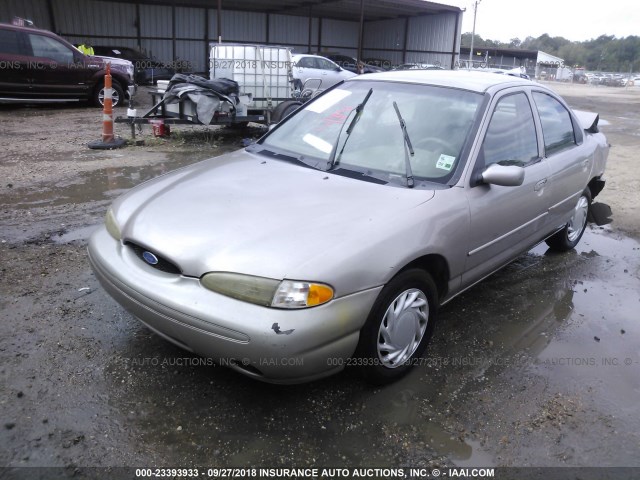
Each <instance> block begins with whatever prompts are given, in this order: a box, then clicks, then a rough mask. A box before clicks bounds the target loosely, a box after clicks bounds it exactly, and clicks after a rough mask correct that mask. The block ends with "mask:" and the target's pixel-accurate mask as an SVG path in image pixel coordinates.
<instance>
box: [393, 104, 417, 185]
mask: <svg viewBox="0 0 640 480" xmlns="http://www.w3.org/2000/svg"><path fill="white" fill-rule="evenodd" d="M393 108H395V109H396V114H397V115H398V120H399V121H400V128H401V129H402V135H403V137H404V165H405V174H406V176H407V187H409V188H413V185H414V184H413V172H412V171H411V160H410V159H409V153H411V156H412V157H413V156H414V155H415V152H414V151H413V146H411V139H410V138H409V133H408V132H407V125H406V124H405V123H404V119H403V118H402V115H400V109H399V108H398V104H397V103H396V102H393Z"/></svg>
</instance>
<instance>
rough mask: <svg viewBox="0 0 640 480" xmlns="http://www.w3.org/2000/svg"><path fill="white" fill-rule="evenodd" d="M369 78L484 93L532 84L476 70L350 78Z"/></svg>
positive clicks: (519, 79) (403, 71)
mask: <svg viewBox="0 0 640 480" xmlns="http://www.w3.org/2000/svg"><path fill="white" fill-rule="evenodd" d="M367 80H386V81H391V82H403V83H423V84H425V85H438V86H443V87H453V88H462V89H465V90H471V91H474V92H479V93H483V92H486V91H487V90H489V89H490V88H492V87H496V86H499V87H508V86H517V85H532V84H533V82H531V81H530V80H526V79H523V78H518V77H513V76H510V75H502V74H499V73H488V72H476V71H467V70H393V71H390V72H380V73H369V74H367V75H361V76H358V77H353V78H350V79H349V80H348V81H350V82H358V81H367Z"/></svg>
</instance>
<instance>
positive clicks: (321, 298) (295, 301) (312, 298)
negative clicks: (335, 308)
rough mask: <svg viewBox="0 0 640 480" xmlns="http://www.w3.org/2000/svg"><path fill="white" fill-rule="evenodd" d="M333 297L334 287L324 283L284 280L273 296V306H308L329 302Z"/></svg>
mask: <svg viewBox="0 0 640 480" xmlns="http://www.w3.org/2000/svg"><path fill="white" fill-rule="evenodd" d="M332 298H333V289H332V288H331V287H330V286H329V285H324V284H322V283H310V282H299V281H294V280H283V281H282V283H280V286H279V287H278V290H277V291H276V294H275V295H274V297H273V303H272V304H271V306H272V307H277V308H306V307H315V306H316V305H322V304H323V303H327V302H328V301H329V300H331V299H332Z"/></svg>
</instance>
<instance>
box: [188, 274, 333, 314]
mask: <svg viewBox="0 0 640 480" xmlns="http://www.w3.org/2000/svg"><path fill="white" fill-rule="evenodd" d="M200 281H201V282H202V285H204V286H205V287H206V288H208V289H209V290H213V291H214V292H217V293H220V294H222V295H226V296H228V297H232V298H236V299H238V300H242V301H245V302H250V303H255V304H256V305H262V306H265V307H274V308H288V309H295V308H307V307H315V306H316V305H322V304H323V303H326V302H328V301H329V300H331V299H332V298H333V289H332V288H331V287H330V286H329V285H325V284H323V283H314V282H302V281H297V280H296V281H294V280H282V281H280V280H275V279H273V278H265V277H255V276H252V275H242V274H239V273H229V272H212V273H207V274H206V275H204V276H203V277H202V278H201V279H200Z"/></svg>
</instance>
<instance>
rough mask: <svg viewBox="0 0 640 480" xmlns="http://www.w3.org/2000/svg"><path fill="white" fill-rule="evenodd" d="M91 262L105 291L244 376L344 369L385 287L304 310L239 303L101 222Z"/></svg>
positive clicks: (308, 376)
mask: <svg viewBox="0 0 640 480" xmlns="http://www.w3.org/2000/svg"><path fill="white" fill-rule="evenodd" d="M89 258H90V260H91V265H92V267H93V269H94V272H95V273H96V276H97V277H98V279H99V280H100V283H101V284H102V285H103V286H104V288H105V289H106V290H107V292H108V293H109V294H110V295H111V296H112V297H113V298H115V299H116V300H117V301H118V303H120V304H121V305H122V306H124V307H125V308H126V309H127V310H129V311H130V312H131V313H132V314H133V315H135V316H136V317H137V318H138V319H139V320H140V321H142V322H143V323H144V324H145V325H146V326H147V327H149V328H150V329H151V330H153V331H154V332H156V333H158V334H159V335H161V336H162V337H164V338H165V339H167V340H169V341H171V342H173V343H174V344H176V345H178V346H180V347H182V348H185V349H186V350H189V351H193V352H195V353H198V354H200V355H204V356H207V357H211V358H213V359H214V360H215V361H216V362H217V363H220V364H223V365H227V366H230V367H231V368H234V369H235V370H238V371H240V372H242V373H244V374H245V375H249V376H252V377H255V378H258V379H261V380H264V381H268V382H273V383H300V382H305V381H310V380H314V379H316V378H320V377H323V376H327V375H330V374H332V373H334V372H337V371H339V370H341V369H342V368H343V367H344V364H345V363H346V360H347V359H348V358H349V357H350V356H351V355H353V352H354V351H355V348H356V346H357V343H358V339H359V333H360V329H361V327H362V325H363V324H364V322H365V320H366V318H367V315H368V314H369V311H370V309H371V307H372V305H373V303H374V301H375V299H376V297H377V296H378V293H379V292H380V289H381V287H379V288H374V289H370V290H365V291H362V292H358V293H355V294H352V295H349V296H345V297H342V298H338V299H335V300H333V301H331V302H329V303H327V304H325V305H321V306H318V307H314V308H308V309H301V310H280V309H273V308H267V307H261V306H258V305H254V304H251V303H246V302H241V301H238V300H235V299H233V298H229V297H226V296H224V295H220V294H218V293H215V292H212V291H210V290H207V289H206V288H204V287H203V286H202V285H201V283H200V281H199V280H198V279H197V278H192V277H185V276H180V275H174V274H168V273H164V272H161V271H158V270H156V269H154V268H153V267H151V266H149V265H146V264H145V263H144V262H142V261H141V260H140V259H139V258H138V257H137V256H136V255H135V253H134V252H133V251H132V249H131V248H129V247H127V246H125V245H123V244H122V243H121V242H118V241H116V240H114V239H113V238H112V237H111V236H110V235H109V233H107V231H106V229H105V228H104V226H103V227H101V228H99V229H98V231H96V232H95V233H94V234H93V235H92V237H91V239H90V242H89Z"/></svg>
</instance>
